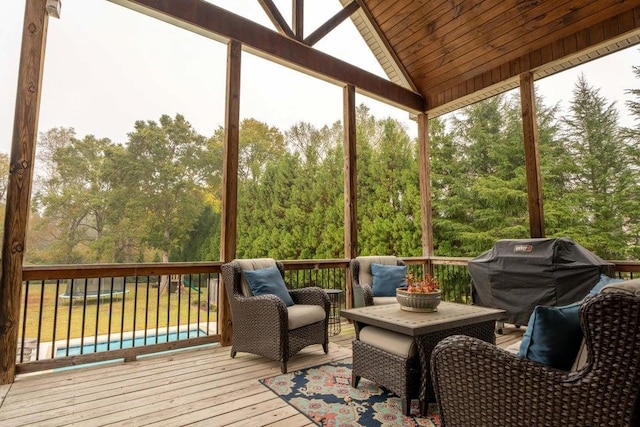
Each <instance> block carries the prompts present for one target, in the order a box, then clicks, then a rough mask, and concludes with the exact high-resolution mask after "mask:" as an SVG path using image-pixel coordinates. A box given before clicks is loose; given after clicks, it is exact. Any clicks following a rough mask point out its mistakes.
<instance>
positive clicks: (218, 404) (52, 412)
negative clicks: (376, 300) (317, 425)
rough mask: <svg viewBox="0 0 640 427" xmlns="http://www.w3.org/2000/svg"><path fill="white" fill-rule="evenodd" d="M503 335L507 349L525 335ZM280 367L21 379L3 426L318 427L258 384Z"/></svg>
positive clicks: (183, 363) (196, 357)
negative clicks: (189, 426)
mask: <svg viewBox="0 0 640 427" xmlns="http://www.w3.org/2000/svg"><path fill="white" fill-rule="evenodd" d="M505 332H506V333H505V334H504V335H498V336H497V342H498V345H500V346H507V345H509V344H511V343H512V342H514V341H516V340H519V339H520V336H521V331H515V332H514V331H512V330H511V331H510V330H506V331H505ZM353 336H354V331H353V327H352V326H351V325H349V324H343V325H342V332H341V334H340V335H337V336H335V337H332V339H331V344H330V350H329V354H328V355H325V354H324V352H323V351H322V348H321V347H320V346H310V347H309V348H307V349H304V350H303V351H302V352H300V353H298V355H296V356H295V357H294V358H293V359H292V360H291V361H290V362H289V366H290V368H289V370H290V371H292V370H294V369H300V368H303V367H309V366H315V365H319V364H322V363H325V362H328V361H330V360H338V359H342V358H344V357H348V356H351V340H352V339H353ZM279 373H280V369H279V364H278V363H276V362H272V361H269V360H266V359H264V358H261V357H258V356H254V355H250V354H246V353H239V354H238V355H237V356H236V358H235V359H231V358H230V357H229V349H228V348H220V347H217V346H207V347H200V348H197V349H189V350H183V351H180V352H174V353H169V354H164V355H155V356H149V357H146V358H141V359H139V360H137V361H135V362H128V363H112V364H109V365H102V366H96V367H91V368H83V369H73V370H67V371H62V372H52V373H40V374H33V375H24V376H19V377H18V378H17V380H16V382H15V383H13V384H11V385H4V386H0V425H1V426H4V427H8V426H27V425H28V426H32V425H40V426H64V425H74V426H92V427H93V426H102V425H126V426H146V425H161V426H182V425H195V426H198V425H201V426H243V427H246V426H266V425H268V426H286V427H296V426H312V425H313V424H312V423H311V422H309V420H308V419H307V418H306V417H305V416H303V415H302V414H300V413H299V412H298V411H296V410H295V409H293V408H292V407H291V406H289V405H288V404H286V403H285V402H284V401H283V400H281V399H280V398H278V397H276V395H275V394H274V393H273V392H271V391H270V390H268V389H267V388H266V387H264V386H263V385H262V384H260V383H259V382H258V381H257V380H258V379H261V378H265V377H269V376H272V375H277V374H279Z"/></svg>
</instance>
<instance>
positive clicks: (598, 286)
mask: <svg viewBox="0 0 640 427" xmlns="http://www.w3.org/2000/svg"><path fill="white" fill-rule="evenodd" d="M624 281H625V280H624V279H614V278H613V277H609V276H607V275H605V274H601V275H600V280H599V281H598V283H596V285H595V286H594V287H593V288H592V289H591V290H590V291H589V295H591V296H593V295H598V294H599V293H600V291H601V290H602V288H604V287H605V286H607V285H608V284H609V283H618V282H624Z"/></svg>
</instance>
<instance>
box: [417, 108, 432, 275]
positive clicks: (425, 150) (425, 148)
mask: <svg viewBox="0 0 640 427" xmlns="http://www.w3.org/2000/svg"><path fill="white" fill-rule="evenodd" d="M418 157H419V167H420V171H419V175H420V217H421V220H420V225H421V227H422V256H425V257H428V258H431V257H432V256H433V218H432V216H431V158H430V152H429V116H428V115H427V114H426V113H422V114H418ZM426 267H427V270H426V271H427V272H428V273H429V274H433V265H432V264H431V260H430V259H429V261H428V262H427V266H426Z"/></svg>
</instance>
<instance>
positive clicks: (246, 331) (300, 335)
mask: <svg viewBox="0 0 640 427" xmlns="http://www.w3.org/2000/svg"><path fill="white" fill-rule="evenodd" d="M269 266H277V267H278V269H279V270H280V274H281V275H282V277H283V278H284V268H283V266H282V264H281V263H279V262H276V261H275V260H273V259H270V258H260V259H253V260H246V259H245V260H234V261H232V262H229V263H227V264H223V265H222V267H221V268H222V278H223V281H224V285H225V290H226V292H227V296H228V298H229V304H230V306H231V323H232V325H233V338H232V344H231V357H235V356H236V353H237V352H239V351H240V352H246V353H253V354H258V355H260V356H264V357H267V358H269V359H273V360H277V361H279V362H280V364H281V370H282V373H283V374H285V373H287V361H288V360H289V358H291V357H292V356H293V355H295V354H296V353H298V352H299V351H300V350H302V349H303V348H304V347H307V346H309V345H311V344H321V345H322V348H323V350H324V352H325V353H328V351H329V330H328V328H329V310H330V304H329V297H328V296H327V294H326V293H325V292H324V291H323V290H322V289H320V288H318V287H308V288H302V289H293V290H289V294H290V295H291V298H292V299H293V302H294V303H295V304H294V305H293V306H291V307H287V306H286V305H285V303H284V302H283V301H282V300H281V299H280V298H278V297H277V296H275V295H260V296H253V295H252V294H251V291H250V287H249V285H248V283H247V282H246V278H245V277H244V274H242V272H243V270H247V269H249V270H257V269H259V268H265V267H269ZM315 306H319V307H321V308H322V310H324V313H325V315H324V318H323V319H321V320H313V316H311V317H312V321H311V322H309V320H308V319H309V313H313V315H316V314H317V312H318V310H317V309H316V308H315ZM315 317H318V316H315Z"/></svg>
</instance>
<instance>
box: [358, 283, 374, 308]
mask: <svg viewBox="0 0 640 427" xmlns="http://www.w3.org/2000/svg"><path fill="white" fill-rule="evenodd" d="M360 289H362V297H363V298H364V305H365V306H368V305H373V291H372V290H371V286H369V285H368V284H367V283H364V284H362V285H360Z"/></svg>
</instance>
